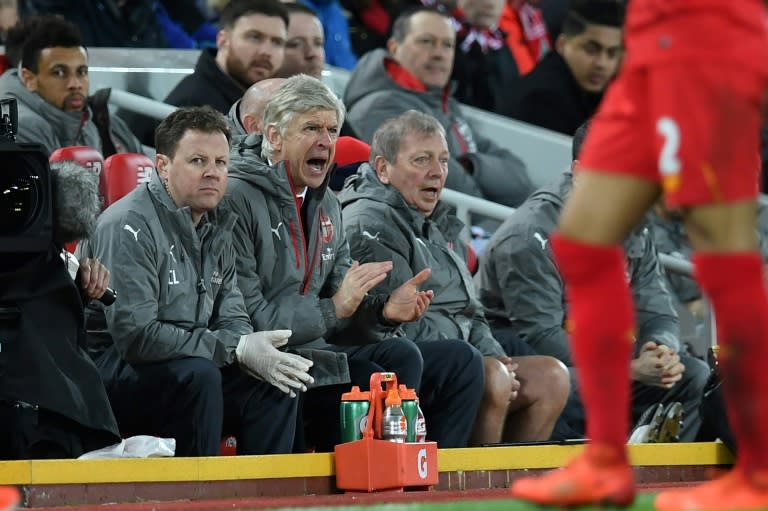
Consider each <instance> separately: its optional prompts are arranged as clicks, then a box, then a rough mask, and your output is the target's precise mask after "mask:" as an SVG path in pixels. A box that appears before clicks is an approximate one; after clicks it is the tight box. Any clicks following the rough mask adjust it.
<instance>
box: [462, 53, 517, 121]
mask: <svg viewBox="0 0 768 511" xmlns="http://www.w3.org/2000/svg"><path fill="white" fill-rule="evenodd" d="M456 44H457V45H461V41H456ZM451 79H452V80H453V81H454V82H455V83H456V90H455V91H454V94H453V95H454V97H455V98H456V99H458V100H459V101H460V102H461V103H464V104H466V105H470V106H474V107H477V108H482V109H483V110H488V111H489V112H495V113H500V114H501V113H503V108H504V105H505V104H506V103H507V102H508V101H509V97H510V96H511V95H512V94H514V92H515V91H516V90H517V88H518V87H519V86H520V71H519V70H518V68H517V62H515V57H514V56H512V52H511V51H510V49H509V47H508V46H507V45H506V44H504V45H503V46H502V47H501V48H499V49H498V50H490V51H488V53H483V51H482V49H481V48H480V46H479V45H478V44H473V45H472V46H471V47H470V48H469V51H467V52H464V51H462V50H461V48H457V49H456V53H455V56H454V58H453V74H452V75H451Z"/></svg>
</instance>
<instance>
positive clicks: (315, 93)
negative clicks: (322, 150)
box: [261, 74, 346, 159]
mask: <svg viewBox="0 0 768 511" xmlns="http://www.w3.org/2000/svg"><path fill="white" fill-rule="evenodd" d="M313 110H335V111H336V120H337V121H338V123H339V128H341V125H342V124H344V116H345V115H346V109H345V108H344V103H342V102H341V100H340V99H339V98H338V97H337V96H336V94H334V93H333V92H332V91H331V89H329V88H328V86H327V85H325V84H324V83H323V82H321V81H320V80H318V79H317V78H314V77H312V76H309V75H306V74H298V75H295V76H292V77H290V78H288V79H287V80H285V83H283V84H282V85H281V86H280V87H278V88H277V90H275V92H274V93H272V97H271V98H270V100H269V102H268V103H267V106H266V108H265V109H264V114H263V115H262V118H261V131H262V133H264V139H263V140H262V142H261V155H262V157H264V158H265V159H270V158H271V157H272V154H273V153H274V148H273V147H272V145H271V144H270V143H269V140H268V139H267V136H266V134H267V128H268V127H269V126H275V127H276V128H277V130H278V131H279V132H280V134H281V135H285V132H286V130H287V129H288V124H289V123H290V122H291V119H293V118H294V116H296V115H297V114H304V113H307V112H311V111H313Z"/></svg>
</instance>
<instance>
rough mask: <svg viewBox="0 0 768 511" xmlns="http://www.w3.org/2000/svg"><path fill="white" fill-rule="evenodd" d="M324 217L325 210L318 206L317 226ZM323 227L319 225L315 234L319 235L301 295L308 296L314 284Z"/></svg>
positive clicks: (316, 238) (305, 275) (316, 237)
mask: <svg viewBox="0 0 768 511" xmlns="http://www.w3.org/2000/svg"><path fill="white" fill-rule="evenodd" d="M322 217H323V208H321V207H320V206H318V208H317V224H320V223H321V218H322ZM321 229H322V228H321V226H320V225H318V226H317V229H316V230H315V232H318V233H319V234H318V235H317V236H315V246H314V247H313V249H312V264H311V265H309V266H308V268H307V273H305V274H304V285H303V287H302V290H301V294H303V295H305V294H307V291H308V290H309V285H310V284H311V283H312V276H313V275H314V273H315V266H317V253H318V251H319V247H320V241H319V240H320V239H321V238H322V230H321ZM307 251H309V247H307Z"/></svg>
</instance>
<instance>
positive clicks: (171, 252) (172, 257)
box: [168, 245, 177, 264]
mask: <svg viewBox="0 0 768 511" xmlns="http://www.w3.org/2000/svg"><path fill="white" fill-rule="evenodd" d="M175 247H176V245H171V249H170V250H169V251H168V253H169V254H171V259H172V260H173V264H177V263H176V256H175V255H173V249H174V248H175Z"/></svg>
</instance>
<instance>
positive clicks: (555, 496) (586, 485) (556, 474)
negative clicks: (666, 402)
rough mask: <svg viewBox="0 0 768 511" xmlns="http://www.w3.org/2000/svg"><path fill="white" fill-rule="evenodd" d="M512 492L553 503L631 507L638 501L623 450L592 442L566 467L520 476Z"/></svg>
mask: <svg viewBox="0 0 768 511" xmlns="http://www.w3.org/2000/svg"><path fill="white" fill-rule="evenodd" d="M509 493H510V495H511V496H512V497H514V498H516V499H520V500H526V501H528V502H535V503H537V504H541V505H549V506H560V507H576V506H585V505H591V504H592V505H612V506H628V505H630V504H632V502H633V501H634V500H635V480H634V474H633V472H632V467H630V466H629V464H628V463H627V461H626V458H625V455H624V453H623V452H617V451H616V449H615V448H613V447H605V446H600V445H596V444H590V445H588V446H587V448H586V450H585V451H584V453H582V454H581V455H579V456H578V457H577V458H576V459H574V460H573V461H571V462H570V463H569V464H568V465H567V466H566V467H565V468H562V469H559V470H553V471H551V472H549V473H547V474H545V475H544V476H541V477H526V478H523V479H519V480H517V481H515V482H513V483H512V486H510V488H509Z"/></svg>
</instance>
